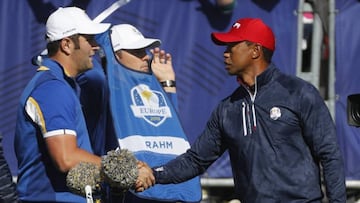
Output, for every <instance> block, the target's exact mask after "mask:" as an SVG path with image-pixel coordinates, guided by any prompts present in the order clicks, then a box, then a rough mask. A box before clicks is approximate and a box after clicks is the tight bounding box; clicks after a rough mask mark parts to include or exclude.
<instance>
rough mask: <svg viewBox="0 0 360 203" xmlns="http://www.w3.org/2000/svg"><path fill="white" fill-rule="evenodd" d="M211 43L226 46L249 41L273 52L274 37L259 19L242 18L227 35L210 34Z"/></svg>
mask: <svg viewBox="0 0 360 203" xmlns="http://www.w3.org/2000/svg"><path fill="white" fill-rule="evenodd" d="M211 38H212V40H213V42H214V43H215V44H217V45H226V44H228V43H231V42H241V41H245V40H246V41H250V42H254V43H259V44H261V45H262V46H263V47H266V48H268V49H270V50H272V51H274V50H275V36H274V33H273V32H272V30H271V28H270V27H268V26H267V25H266V24H265V23H264V22H263V21H262V20H261V19H259V18H242V19H239V20H238V21H236V23H234V24H233V26H232V27H231V29H230V31H229V32H227V33H219V32H213V33H211Z"/></svg>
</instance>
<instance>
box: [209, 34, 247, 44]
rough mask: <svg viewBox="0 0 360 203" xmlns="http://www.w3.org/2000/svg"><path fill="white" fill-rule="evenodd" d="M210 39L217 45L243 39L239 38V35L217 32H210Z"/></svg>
mask: <svg viewBox="0 0 360 203" xmlns="http://www.w3.org/2000/svg"><path fill="white" fill-rule="evenodd" d="M211 39H212V41H213V42H214V43H215V44H217V45H227V44H229V43H232V42H241V41H244V39H240V38H239V36H233V35H232V34H230V33H219V32H213V33H211Z"/></svg>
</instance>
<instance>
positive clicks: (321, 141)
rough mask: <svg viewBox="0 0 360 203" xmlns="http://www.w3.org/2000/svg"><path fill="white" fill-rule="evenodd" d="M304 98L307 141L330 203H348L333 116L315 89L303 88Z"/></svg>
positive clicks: (303, 112)
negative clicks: (321, 175) (320, 167)
mask: <svg viewBox="0 0 360 203" xmlns="http://www.w3.org/2000/svg"><path fill="white" fill-rule="evenodd" d="M300 95H303V96H302V98H301V102H300V105H301V110H302V122H303V129H304V139H305V141H306V143H307V144H308V145H309V147H310V149H311V151H312V153H313V155H314V158H315V160H316V161H320V163H321V166H322V170H323V176H324V181H325V186H326V192H327V197H328V198H329V200H330V202H332V203H334V202H346V186H345V172H344V165H343V160H342V155H341V152H340V149H339V146H338V141H337V136H336V129H335V124H334V121H333V119H332V117H331V115H330V112H329V110H328V108H327V106H326V104H325V102H324V100H323V99H322V98H321V96H320V94H319V93H318V91H317V90H316V89H315V87H313V86H311V85H309V86H306V87H305V88H303V90H302V94H300Z"/></svg>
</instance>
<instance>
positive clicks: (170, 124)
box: [97, 32, 201, 202]
mask: <svg viewBox="0 0 360 203" xmlns="http://www.w3.org/2000/svg"><path fill="white" fill-rule="evenodd" d="M97 41H98V42H99V43H100V45H101V46H102V48H103V50H104V52H105V56H106V60H107V65H106V69H107V77H108V83H109V88H110V109H111V114H112V117H113V121H114V128H115V133H116V134H117V137H118V139H119V144H120V147H121V148H126V149H129V150H130V151H132V152H134V154H135V156H136V157H137V159H139V160H142V161H145V162H146V163H148V164H149V166H150V167H152V166H159V165H163V164H165V163H167V162H168V161H170V160H172V159H174V158H175V157H177V156H178V155H180V154H182V153H184V152H185V151H186V150H187V149H188V148H189V147H190V145H189V142H188V140H187V137H186V135H185V133H184V131H183V128H182V126H181V124H180V120H179V118H178V115H177V112H176V109H175V108H174V107H173V105H172V103H171V101H170V99H169V98H168V96H167V95H166V93H165V92H164V90H163V88H162V87H161V86H160V84H159V82H158V81H157V79H156V77H155V76H154V75H153V74H147V73H141V72H136V71H132V70H130V69H127V68H125V67H123V66H122V65H120V64H119V63H118V62H117V61H116V58H115V56H114V53H113V51H112V47H111V44H110V38H109V32H106V33H103V34H101V35H99V36H97ZM136 195H137V196H139V197H141V198H147V199H154V200H166V201H186V202H195V201H199V200H200V199H201V187H200V181H199V177H196V178H193V179H191V180H189V181H186V182H184V183H180V184H168V185H160V184H156V185H155V186H154V187H151V188H150V189H148V190H145V191H144V192H142V193H136Z"/></svg>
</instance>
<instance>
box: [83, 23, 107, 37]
mask: <svg viewBox="0 0 360 203" xmlns="http://www.w3.org/2000/svg"><path fill="white" fill-rule="evenodd" d="M110 25H111V24H110V23H92V24H89V25H87V26H84V27H82V29H79V34H87V35H96V34H100V33H103V32H105V31H106V30H108V29H109V28H110Z"/></svg>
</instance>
